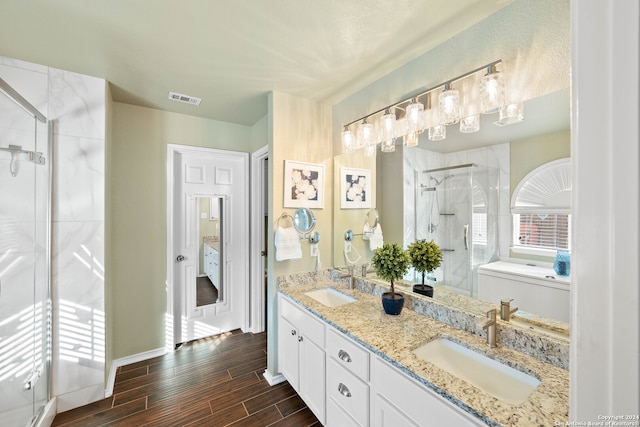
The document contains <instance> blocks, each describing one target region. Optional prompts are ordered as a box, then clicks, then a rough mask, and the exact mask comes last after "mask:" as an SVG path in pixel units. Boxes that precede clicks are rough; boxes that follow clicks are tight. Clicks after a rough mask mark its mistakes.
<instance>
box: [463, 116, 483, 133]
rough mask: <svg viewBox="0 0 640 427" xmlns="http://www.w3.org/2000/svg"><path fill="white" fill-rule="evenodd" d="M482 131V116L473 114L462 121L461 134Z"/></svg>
mask: <svg viewBox="0 0 640 427" xmlns="http://www.w3.org/2000/svg"><path fill="white" fill-rule="evenodd" d="M479 130H480V114H473V115H471V116H469V117H465V118H463V119H460V132H462V133H473V132H478V131H479Z"/></svg>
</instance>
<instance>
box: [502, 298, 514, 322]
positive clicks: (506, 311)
mask: <svg viewBox="0 0 640 427" xmlns="http://www.w3.org/2000/svg"><path fill="white" fill-rule="evenodd" d="M511 301H513V299H503V300H501V301H500V318H501V319H502V320H504V321H505V322H508V321H509V319H511V315H512V314H513V313H515V312H516V311H518V307H516V308H511Z"/></svg>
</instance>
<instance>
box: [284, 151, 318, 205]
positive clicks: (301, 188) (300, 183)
mask: <svg viewBox="0 0 640 427" xmlns="http://www.w3.org/2000/svg"><path fill="white" fill-rule="evenodd" d="M284 207H285V208H309V209H314V208H315V209H322V208H324V165H317V164H314V163H304V162H297V161H293V160H285V161H284Z"/></svg>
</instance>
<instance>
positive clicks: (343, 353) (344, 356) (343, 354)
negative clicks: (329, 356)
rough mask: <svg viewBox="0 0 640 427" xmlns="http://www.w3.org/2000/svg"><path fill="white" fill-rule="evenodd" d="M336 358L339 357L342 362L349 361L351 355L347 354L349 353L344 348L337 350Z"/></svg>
mask: <svg viewBox="0 0 640 427" xmlns="http://www.w3.org/2000/svg"><path fill="white" fill-rule="evenodd" d="M338 358H340V360H342V361H343V362H347V363H349V362H351V356H349V353H347V352H346V351H344V350H340V351H339V352H338Z"/></svg>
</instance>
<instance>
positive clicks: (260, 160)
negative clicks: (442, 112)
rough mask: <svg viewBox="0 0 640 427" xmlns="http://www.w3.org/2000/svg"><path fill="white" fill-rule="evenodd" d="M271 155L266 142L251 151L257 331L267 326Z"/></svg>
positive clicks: (252, 274)
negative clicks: (266, 249)
mask: <svg viewBox="0 0 640 427" xmlns="http://www.w3.org/2000/svg"><path fill="white" fill-rule="evenodd" d="M268 156H269V146H267V145H265V146H264V147H262V148H260V149H259V150H257V151H256V152H254V153H252V154H251V196H250V197H251V208H250V209H251V219H250V222H251V233H250V234H251V237H250V239H251V242H250V243H251V264H250V267H249V268H250V270H249V277H250V279H249V280H250V283H251V284H250V292H251V308H250V315H251V323H250V326H249V328H250V331H251V332H253V333H254V334H256V333H259V332H262V331H264V329H265V312H264V306H265V305H264V301H265V298H266V288H265V285H264V282H265V268H266V260H267V259H266V257H265V256H263V254H262V250H263V247H264V246H265V245H264V242H263V240H264V239H265V229H264V227H265V225H264V218H265V215H266V210H267V198H268V194H267V192H266V191H267V183H266V179H267V175H266V172H267V171H266V170H265V169H266V168H265V159H267V158H268Z"/></svg>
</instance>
